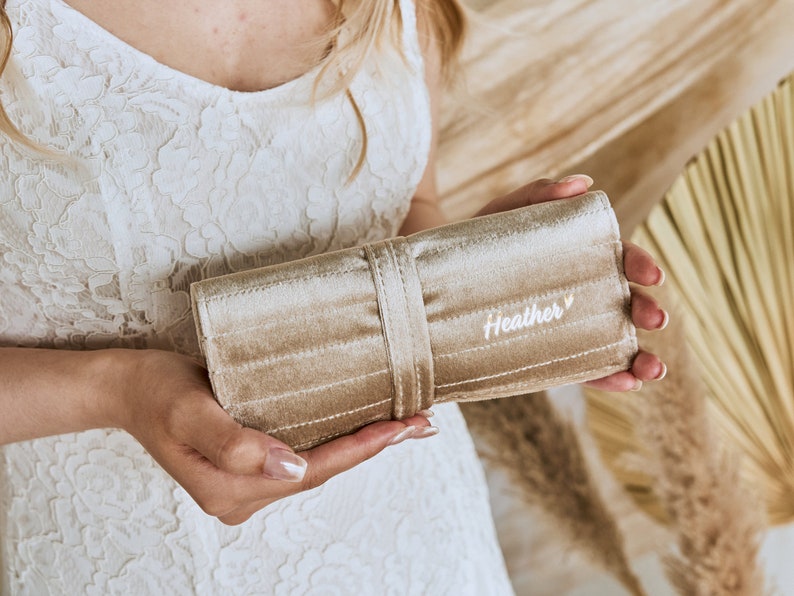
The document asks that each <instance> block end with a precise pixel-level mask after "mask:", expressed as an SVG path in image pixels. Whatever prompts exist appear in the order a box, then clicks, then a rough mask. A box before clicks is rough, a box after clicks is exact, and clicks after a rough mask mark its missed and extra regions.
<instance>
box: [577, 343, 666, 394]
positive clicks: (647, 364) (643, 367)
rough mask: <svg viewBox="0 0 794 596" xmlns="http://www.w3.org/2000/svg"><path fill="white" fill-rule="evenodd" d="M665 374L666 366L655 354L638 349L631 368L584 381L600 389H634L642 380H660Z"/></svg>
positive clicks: (640, 386) (640, 385)
mask: <svg viewBox="0 0 794 596" xmlns="http://www.w3.org/2000/svg"><path fill="white" fill-rule="evenodd" d="M666 374H667V366H665V364H664V362H662V361H661V360H659V357H658V356H656V355H655V354H651V353H649V352H645V351H643V350H640V351H639V353H638V354H637V356H636V358H634V362H633V363H632V365H631V369H630V370H628V371H622V372H619V373H615V374H612V375H609V376H608V377H603V378H601V379H596V380H595V381H588V382H587V383H585V385H586V386H587V387H592V388H593V389H600V390H601V391H636V390H638V389H641V388H642V384H643V382H646V381H660V380H662V379H663V378H664V377H665V375H666Z"/></svg>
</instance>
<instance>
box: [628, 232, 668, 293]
mask: <svg viewBox="0 0 794 596" xmlns="http://www.w3.org/2000/svg"><path fill="white" fill-rule="evenodd" d="M623 268H624V269H625V271H626V278H627V279H628V280H629V281H630V282H633V283H636V284H639V285H641V286H660V285H662V284H663V283H664V271H662V270H661V268H659V266H658V265H657V264H656V261H655V260H654V258H653V257H652V256H651V255H650V254H648V253H647V252H646V251H645V250H643V249H642V248H640V247H639V246H637V245H636V244H632V243H631V242H623Z"/></svg>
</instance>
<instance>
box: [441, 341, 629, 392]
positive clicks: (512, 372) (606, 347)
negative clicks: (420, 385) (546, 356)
mask: <svg viewBox="0 0 794 596" xmlns="http://www.w3.org/2000/svg"><path fill="white" fill-rule="evenodd" d="M625 342H626V338H624V339H621V340H620V341H617V342H614V343H611V344H608V345H606V346H600V347H598V348H593V349H592V350H586V351H584V352H579V353H577V354H572V355H570V356H565V357H563V358H555V359H554V360H548V361H546V362H538V363H536V364H530V365H529V366H522V367H521V368H515V369H512V370H508V371H505V372H501V373H496V374H493V375H487V376H484V377H477V378H476V379H466V380H465V381H457V382H455V383H445V384H444V385H437V386H436V388H438V389H442V388H446V387H456V386H457V385H465V384H466V383H475V382H477V381H488V380H490V379H498V378H499V377H506V376H508V375H512V374H515V373H518V372H524V371H527V370H532V369H533V368H539V367H541V366H548V365H549V364H555V363H557V362H565V361H566V360H575V359H576V358H581V357H582V356H587V355H589V354H594V353H595V352H601V351H603V350H609V349H610V348H615V347H617V346H619V345H620V344H622V343H625Z"/></svg>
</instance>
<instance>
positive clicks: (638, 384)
mask: <svg viewBox="0 0 794 596" xmlns="http://www.w3.org/2000/svg"><path fill="white" fill-rule="evenodd" d="M640 389H642V381H640V380H639V379H637V380H636V381H634V387H632V388H631V389H630V391H639V390H640Z"/></svg>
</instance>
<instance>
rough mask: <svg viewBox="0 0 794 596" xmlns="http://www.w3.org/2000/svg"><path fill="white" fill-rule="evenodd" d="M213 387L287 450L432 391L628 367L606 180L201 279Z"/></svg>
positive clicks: (390, 414) (464, 392)
mask: <svg viewBox="0 0 794 596" xmlns="http://www.w3.org/2000/svg"><path fill="white" fill-rule="evenodd" d="M191 294H192V299H193V313H194V316H195V321H196V326H197V330H198V335H199V338H200V342H201V347H202V350H203V353H204V355H205V357H206V361H207V367H208V369H209V374H210V379H211V382H212V386H213V390H214V392H215V396H216V398H217V400H218V402H219V403H220V404H221V406H222V407H223V408H224V409H225V410H226V411H227V412H229V413H230V414H231V415H232V416H233V417H234V418H235V419H236V420H238V421H239V422H240V423H241V424H243V425H245V426H249V427H252V428H256V429H259V430H261V431H263V432H265V433H268V434H270V435H272V436H274V437H276V438H278V439H280V440H282V441H284V442H285V443H287V444H289V445H290V446H292V447H293V448H295V449H296V450H302V449H307V448H310V447H312V446H315V445H318V444H320V443H323V442H325V441H328V440H330V439H332V438H334V437H337V436H340V435H344V434H347V433H350V432H353V431H355V430H356V429H358V428H360V427H361V426H363V425H365V424H368V423H370V422H374V421H376V420H384V419H390V418H397V419H400V418H405V417H408V416H411V415H413V414H414V413H416V412H417V411H418V410H421V409H424V408H428V407H430V406H431V405H433V404H434V403H439V402H445V401H450V400H455V401H466V400H479V399H491V398H498V397H505V396H509V395H517V394H520V393H527V392H532V391H539V390H542V389H546V388H549V387H552V386H557V385H563V384H566V383H573V382H580V381H585V380H591V379H595V378H599V377H603V376H606V375H608V374H610V373H613V372H617V371H621V370H627V369H628V368H629V367H630V366H631V362H632V360H633V358H634V356H635V355H636V352H637V341H636V335H635V329H634V326H633V324H632V322H631V318H630V311H629V301H630V296H629V287H628V283H627V282H626V278H625V275H624V273H623V255H622V245H621V242H620V236H619V231H618V225H617V221H616V220H615V215H614V213H613V211H612V208H611V207H610V205H609V200H608V198H607V196H606V195H605V194H604V193H603V192H601V191H595V192H590V193H587V194H585V195H582V196H580V197H576V198H572V199H565V200H560V201H553V202H549V203H543V204H540V205H533V206H530V207H525V208H522V209H517V210H514V211H510V212H506V213H499V214H495V215H489V216H485V217H479V218H475V219H470V220H467V221H462V222H459V223H454V224H450V225H447V226H443V227H440V228H434V229H432V230H427V231H424V232H420V233H418V234H414V235H412V236H409V237H407V238H393V239H389V240H384V241H382V242H378V243H375V244H370V245H366V246H363V247H358V248H351V249H346V250H341V251H336V252H332V253H327V254H322V255H318V256H314V257H310V258H307V259H301V260H299V261H293V262H290V263H285V264H281V265H275V266H272V267H265V268H261V269H256V270H251V271H245V272H241V273H235V274H231V275H226V276H222V277H218V278H214V279H208V280H204V281H201V282H198V283H195V284H193V286H192V287H191Z"/></svg>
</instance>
